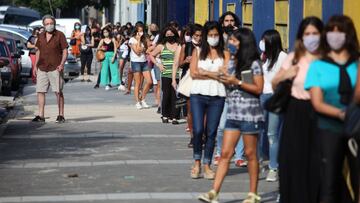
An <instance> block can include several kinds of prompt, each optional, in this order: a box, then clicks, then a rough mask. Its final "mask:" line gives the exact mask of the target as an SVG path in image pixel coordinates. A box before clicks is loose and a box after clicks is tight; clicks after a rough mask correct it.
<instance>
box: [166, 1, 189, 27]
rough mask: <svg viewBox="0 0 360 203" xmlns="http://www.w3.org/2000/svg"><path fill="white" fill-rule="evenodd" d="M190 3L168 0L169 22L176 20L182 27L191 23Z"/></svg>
mask: <svg viewBox="0 0 360 203" xmlns="http://www.w3.org/2000/svg"><path fill="white" fill-rule="evenodd" d="M190 3H191V2H190V1H183V0H181V1H174V0H168V10H167V13H168V19H167V20H168V22H169V21H171V20H176V21H177V22H178V23H179V24H180V26H181V27H182V26H185V25H187V24H188V23H189V22H190V20H191V19H190V18H189V16H191V15H190Z"/></svg>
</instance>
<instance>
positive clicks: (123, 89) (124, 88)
mask: <svg viewBox="0 0 360 203" xmlns="http://www.w3.org/2000/svg"><path fill="white" fill-rule="evenodd" d="M118 90H119V91H125V90H126V87H125V86H124V85H120V86H119V87H118Z"/></svg>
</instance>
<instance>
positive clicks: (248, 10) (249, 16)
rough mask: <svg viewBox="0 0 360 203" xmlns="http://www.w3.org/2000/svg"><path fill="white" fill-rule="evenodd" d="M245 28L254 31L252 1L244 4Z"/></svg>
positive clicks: (248, 0)
mask: <svg viewBox="0 0 360 203" xmlns="http://www.w3.org/2000/svg"><path fill="white" fill-rule="evenodd" d="M242 15H243V26H244V27H247V28H250V29H252V26H253V2H252V1H250V0H247V1H243V3H242Z"/></svg>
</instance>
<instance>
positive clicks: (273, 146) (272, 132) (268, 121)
mask: <svg viewBox="0 0 360 203" xmlns="http://www.w3.org/2000/svg"><path fill="white" fill-rule="evenodd" d="M271 96H272V94H262V95H261V96H260V101H261V104H262V105H263V106H264V104H265V102H266V101H267V100H268V99H269V98H270V97H271ZM264 113H265V129H264V133H263V136H265V137H266V138H268V142H269V159H270V163H269V168H270V169H272V170H276V169H277V168H278V166H279V164H278V152H279V140H280V133H281V127H282V121H283V119H282V116H281V115H278V114H275V113H271V112H267V111H264Z"/></svg>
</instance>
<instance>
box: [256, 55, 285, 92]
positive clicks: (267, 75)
mask: <svg viewBox="0 0 360 203" xmlns="http://www.w3.org/2000/svg"><path fill="white" fill-rule="evenodd" d="M286 57H287V54H286V53H285V52H283V51H282V52H280V54H279V57H278V59H277V61H276V62H275V63H274V65H273V67H272V68H271V70H270V71H268V67H269V65H270V61H269V60H266V62H265V63H264V65H263V66H262V69H263V73H264V88H263V94H272V93H274V90H273V89H272V85H271V81H272V80H273V78H274V77H275V75H276V73H277V72H278V71H279V70H280V68H281V65H282V64H283V62H284V60H285V59H286Z"/></svg>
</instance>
